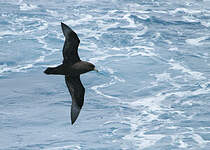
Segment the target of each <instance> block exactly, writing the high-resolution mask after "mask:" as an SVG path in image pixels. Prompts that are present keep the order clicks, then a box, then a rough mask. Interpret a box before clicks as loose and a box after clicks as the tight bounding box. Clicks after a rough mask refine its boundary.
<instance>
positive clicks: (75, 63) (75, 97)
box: [44, 22, 98, 124]
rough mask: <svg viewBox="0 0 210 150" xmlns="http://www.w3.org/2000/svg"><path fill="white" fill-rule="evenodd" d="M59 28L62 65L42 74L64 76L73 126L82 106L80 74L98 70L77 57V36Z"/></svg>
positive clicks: (78, 41) (82, 89)
mask: <svg viewBox="0 0 210 150" xmlns="http://www.w3.org/2000/svg"><path fill="white" fill-rule="evenodd" d="M61 28H62V31H63V34H64V36H65V42H64V46H63V63H62V64H61V65H59V66H57V67H48V68H47V69H46V70H45V71H44V73H46V74H48V75H49V74H54V75H64V76H65V82H66V85H67V87H68V90H69V93H70V95H71V98H72V104H71V123H72V124H74V122H75V121H76V119H77V117H78V116H79V113H80V110H81V108H82V106H83V103H84V95H85V88H84V86H83V85H82V82H81V80H80V74H83V73H86V72H89V71H93V70H95V71H98V70H97V69H96V68H95V65H93V64H92V63H89V62H86V61H82V60H80V58H79V55H78V46H79V43H80V40H79V38H78V36H77V34H76V33H75V32H74V31H73V30H72V29H71V28H70V27H69V26H67V25H66V24H64V23H62V22H61Z"/></svg>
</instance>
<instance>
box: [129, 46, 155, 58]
mask: <svg viewBox="0 0 210 150" xmlns="http://www.w3.org/2000/svg"><path fill="white" fill-rule="evenodd" d="M131 48H132V49H138V50H133V51H131V52H129V53H128V55H129V56H138V55H141V56H148V57H149V56H157V54H155V53H154V52H152V51H153V50H154V49H153V48H152V47H148V46H140V45H139V46H134V47H131ZM142 49H143V50H142Z"/></svg>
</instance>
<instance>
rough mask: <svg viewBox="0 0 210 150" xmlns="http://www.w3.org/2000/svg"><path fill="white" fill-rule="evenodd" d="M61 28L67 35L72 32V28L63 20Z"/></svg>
mask: <svg viewBox="0 0 210 150" xmlns="http://www.w3.org/2000/svg"><path fill="white" fill-rule="evenodd" d="M61 28H62V31H63V34H64V36H65V37H68V34H69V33H70V32H72V29H71V28H70V27H69V26H67V25H66V24H65V23H63V22H61Z"/></svg>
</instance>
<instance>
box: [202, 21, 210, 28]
mask: <svg viewBox="0 0 210 150" xmlns="http://www.w3.org/2000/svg"><path fill="white" fill-rule="evenodd" d="M201 24H202V25H203V26H205V27H207V28H208V27H210V22H206V21H201Z"/></svg>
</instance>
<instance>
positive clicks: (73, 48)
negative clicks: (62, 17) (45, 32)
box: [61, 22, 80, 65]
mask: <svg viewBox="0 0 210 150" xmlns="http://www.w3.org/2000/svg"><path fill="white" fill-rule="evenodd" d="M61 28H62V31H63V34H64V36H65V42H64V46H63V59H64V60H63V63H64V64H71V65H72V64H74V63H76V62H78V61H80V58H79V55H78V46H79V43H80V40H79V38H78V36H77V34H76V33H75V32H74V31H73V30H72V29H71V28H70V27H69V26H67V25H66V24H64V23H62V22H61Z"/></svg>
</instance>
